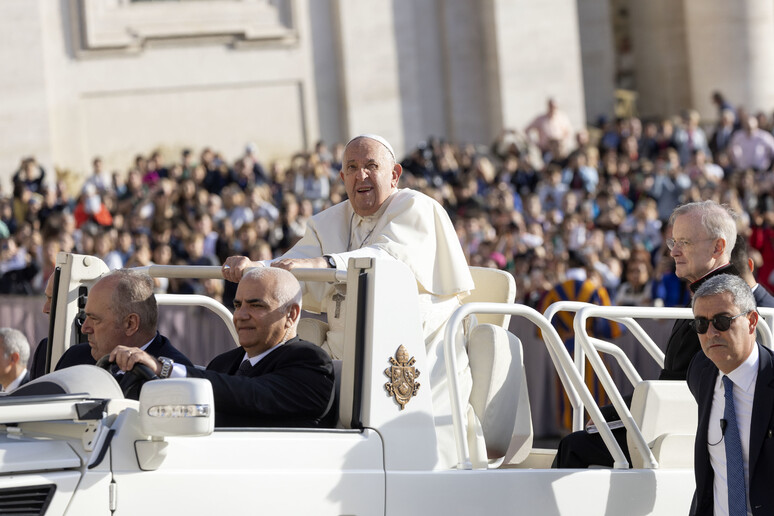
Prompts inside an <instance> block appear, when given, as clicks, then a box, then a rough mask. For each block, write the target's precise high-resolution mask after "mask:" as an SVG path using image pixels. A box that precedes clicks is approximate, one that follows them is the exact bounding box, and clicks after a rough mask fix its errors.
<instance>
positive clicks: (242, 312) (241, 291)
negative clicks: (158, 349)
mask: <svg viewBox="0 0 774 516" xmlns="http://www.w3.org/2000/svg"><path fill="white" fill-rule="evenodd" d="M300 315H301V286H300V285H299V283H298V281H297V280H296V278H295V276H293V274H291V273H290V272H288V271H286V270H283V269H278V268H274V267H266V268H260V269H252V270H250V271H248V272H246V273H245V274H244V275H243V276H242V279H241V280H240V281H239V285H238V287H237V292H236V297H235V299H234V326H235V327H236V330H237V333H238V334H239V346H240V347H238V348H235V349H232V350H230V351H227V352H225V353H222V354H220V355H218V356H217V357H215V359H213V361H212V362H210V364H209V365H208V366H207V369H206V370H204V371H202V370H201V369H197V368H195V367H191V366H188V367H183V366H181V365H180V364H174V366H173V367H172V368H171V369H168V368H166V367H165V364H164V363H163V362H162V361H160V360H158V359H156V358H155V357H153V356H152V355H151V354H149V353H146V352H142V351H140V352H137V351H135V350H133V349H132V348H128V347H124V346H119V347H117V348H116V349H115V350H113V351H112V352H111V354H110V357H111V359H112V360H115V361H116V363H117V364H118V365H119V367H121V368H122V369H124V370H130V369H131V368H132V367H134V365H135V364H137V363H142V364H145V365H146V366H148V367H150V368H151V369H152V370H153V371H154V372H155V373H156V374H157V375H158V376H159V377H161V378H167V377H172V378H176V377H195V378H206V379H207V380H209V381H210V383H211V384H212V390H213V393H214V395H215V425H216V426H219V427H245V426H251V427H267V426H272V427H320V426H333V423H334V421H333V420H332V418H333V416H334V415H335V410H333V387H334V382H333V364H332V362H331V359H330V357H328V355H327V354H326V353H325V351H323V350H322V349H321V348H320V347H318V346H315V345H314V344H312V343H310V342H306V341H304V340H301V339H300V338H298V336H297V335H296V329H297V327H298V320H299V317H300Z"/></svg>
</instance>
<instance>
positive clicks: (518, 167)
mask: <svg viewBox="0 0 774 516" xmlns="http://www.w3.org/2000/svg"><path fill="white" fill-rule="evenodd" d="M713 100H714V101H715V104H716V105H717V108H718V112H717V118H716V120H708V121H705V120H701V119H700V118H699V116H698V114H697V113H696V112H695V111H690V110H687V111H685V112H684V113H681V114H679V115H676V116H671V117H665V118H663V119H660V120H640V119H638V118H636V117H625V118H619V119H610V120H606V119H600V120H598V121H597V122H596V123H595V124H594V125H593V126H590V127H588V128H584V129H581V130H577V129H574V128H573V127H571V125H570V123H569V121H568V120H567V117H566V116H565V115H564V114H563V113H562V111H561V109H560V106H557V105H556V103H555V102H554V101H553V100H551V99H549V100H548V103H547V104H548V105H547V107H546V110H545V113H544V114H542V115H541V116H539V117H537V118H536V119H535V120H534V121H533V122H532V123H531V124H529V126H528V127H526V128H523V129H519V130H505V131H503V132H502V133H501V134H500V135H499V137H498V138H497V139H496V141H494V142H492V143H491V145H488V146H482V145H473V144H465V143H460V142H451V141H443V140H439V139H435V138H429V139H428V140H427V141H423V142H419V143H418V144H417V145H416V147H415V148H414V149H413V151H412V152H411V153H410V154H409V155H408V156H405V157H404V158H403V160H402V165H403V169H404V172H403V175H402V177H401V187H404V188H413V189H417V190H420V191H422V192H424V193H426V194H427V195H429V196H431V197H433V198H435V199H436V200H437V201H438V202H439V203H441V204H442V205H443V206H444V207H445V208H446V209H447V210H448V213H449V215H450V216H451V219H452V221H453V223H454V225H455V227H456V229H457V233H458V235H459V238H460V242H461V243H462V246H463V249H464V251H465V254H466V256H467V258H468V260H469V263H470V265H477V266H484V267H496V268H499V269H503V270H507V271H509V272H511V273H512V274H513V275H514V277H515V279H516V283H517V302H521V303H525V304H528V305H531V306H535V307H537V306H539V305H540V301H541V299H542V298H543V297H544V296H545V294H546V292H548V291H549V290H550V289H551V288H552V286H554V285H556V284H558V283H561V282H562V281H565V280H567V279H579V280H585V279H590V280H592V281H595V282H596V283H597V284H598V285H600V286H603V287H605V289H606V290H607V292H608V293H609V297H610V298H611V300H612V302H613V303H614V304H619V305H649V304H655V305H659V306H662V305H663V306H676V305H677V306H681V305H684V304H685V302H686V301H687V299H688V297H687V294H686V286H685V285H684V284H682V283H681V282H680V280H678V279H677V277H676V276H675V275H674V270H673V269H674V263H673V261H672V260H671V259H670V258H669V252H668V250H667V248H666V244H665V240H666V238H668V237H669V235H668V234H667V231H668V227H667V220H668V217H669V215H670V213H671V212H672V210H673V209H674V208H675V206H677V205H678V204H681V203H685V202H691V201H697V200H706V199H713V200H715V201H717V202H720V203H724V204H727V205H728V206H730V207H731V208H732V209H734V210H735V211H736V212H737V213H738V214H739V221H738V222H739V228H740V234H743V235H745V237H746V238H747V239H748V243H749V248H750V255H751V257H752V258H753V260H754V261H755V263H756V275H757V278H758V281H759V283H761V284H762V285H764V286H765V287H766V288H767V289H768V290H770V291H772V290H774V274H772V273H773V272H774V194H773V189H772V185H773V184H774V174H772V160H773V159H774V136H772V127H773V126H774V117H772V116H769V115H768V114H766V113H747V112H746V111H745V110H744V109H743V108H738V107H734V106H733V105H732V104H731V103H729V102H728V101H727V100H726V99H724V98H723V96H722V95H721V94H720V93H716V94H715V95H714V96H713ZM342 151H343V144H342V143H335V144H332V145H330V146H329V145H327V144H326V143H325V142H318V143H317V144H316V145H315V147H314V149H313V150H311V151H303V152H299V153H297V154H296V155H295V156H293V157H292V158H291V159H290V160H287V161H286V162H280V161H277V162H271V163H266V162H264V161H263V160H262V159H261V155H260V152H259V149H258V148H257V147H256V145H254V144H248V145H246V147H245V150H244V153H243V154H242V155H241V156H238V157H237V158H236V159H233V160H228V159H226V157H224V156H222V155H221V154H220V153H219V152H218V151H217V150H216V149H211V148H205V149H200V150H192V149H185V150H183V151H182V153H180V154H179V155H165V154H164V153H162V152H161V151H152V152H150V153H149V154H147V155H146V154H142V155H137V156H136V158H135V159H134V162H133V163H131V164H130V166H128V167H127V169H126V170H112V171H110V170H105V169H104V167H103V163H102V160H101V159H100V158H99V157H95V158H94V160H93V168H92V170H91V171H84V172H83V175H82V176H80V177H81V179H80V180H75V179H74V178H73V175H72V174H64V173H56V172H51V171H48V170H44V168H43V167H41V166H40V164H38V163H37V162H36V160H35V158H33V157H28V158H24V159H23V160H22V161H21V164H20V166H19V169H18V171H16V173H15V175H14V176H13V191H11V192H8V191H6V192H2V194H1V197H0V293H4V294H40V293H42V292H43V288H44V286H45V283H46V280H47V278H48V276H49V275H50V274H52V272H53V270H54V267H55V259H56V255H57V253H58V252H59V251H72V252H77V253H80V254H88V255H95V256H98V257H100V258H102V259H103V260H104V261H105V262H106V263H107V265H108V266H109V267H110V268H111V269H116V268H121V267H132V266H140V265H148V264H151V263H157V264H194V265H219V264H220V263H221V262H222V261H223V260H225V258H226V257H227V256H230V255H234V254H241V255H246V256H249V257H250V258H251V259H253V260H259V259H270V258H272V257H274V256H278V255H280V254H282V253H283V252H284V251H285V250H286V249H288V248H289V247H291V246H292V245H293V244H294V243H295V242H296V241H297V240H298V239H299V238H300V237H301V235H303V233H304V231H305V228H306V222H307V220H308V219H309V217H311V216H312V215H314V214H315V213H317V212H319V211H320V210H323V209H325V208H327V207H328V206H331V205H333V204H336V203H338V202H341V201H342V200H344V199H345V198H346V193H345V191H344V188H343V184H342V182H341V181H340V179H339V178H338V174H339V168H340V162H341V156H342ZM84 177H85V180H84V179H83V178H84ZM233 288H234V286H233V285H230V284H228V283H225V284H224V282H223V281H217V280H206V281H191V280H159V282H158V283H157V291H158V292H170V293H201V294H206V295H209V296H212V297H214V298H216V299H219V300H221V301H223V302H225V303H226V304H227V306H228V305H229V304H230V303H229V301H230V297H231V296H233Z"/></svg>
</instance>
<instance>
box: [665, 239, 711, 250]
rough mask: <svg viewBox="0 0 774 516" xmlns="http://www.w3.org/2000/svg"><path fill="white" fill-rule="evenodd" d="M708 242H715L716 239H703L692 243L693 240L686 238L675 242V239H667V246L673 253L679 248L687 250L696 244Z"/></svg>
mask: <svg viewBox="0 0 774 516" xmlns="http://www.w3.org/2000/svg"><path fill="white" fill-rule="evenodd" d="M707 240H715V239H714V238H702V239H701V240H696V241H692V240H686V239H684V238H681V239H680V240H675V239H674V238H667V240H666V245H667V247H668V248H669V250H670V251H671V250H672V249H674V248H675V247H678V248H680V249H685V248H686V247H690V246H692V245H693V244H695V243H696V242H706V241H707Z"/></svg>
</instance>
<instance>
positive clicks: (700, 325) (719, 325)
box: [693, 312, 750, 335]
mask: <svg viewBox="0 0 774 516" xmlns="http://www.w3.org/2000/svg"><path fill="white" fill-rule="evenodd" d="M749 313H750V312H744V313H741V314H738V315H735V316H733V317H731V316H728V315H716V316H715V317H713V318H712V319H707V318H706V317H697V318H695V319H694V320H693V328H694V329H695V330H696V333H698V334H699V335H704V334H705V333H707V330H709V323H712V326H714V327H715V329H716V330H718V331H728V329H729V328H730V327H731V323H732V322H734V319H736V318H737V317H742V316H743V315H747V314H749Z"/></svg>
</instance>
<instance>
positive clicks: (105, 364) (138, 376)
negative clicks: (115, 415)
mask: <svg viewBox="0 0 774 516" xmlns="http://www.w3.org/2000/svg"><path fill="white" fill-rule="evenodd" d="M113 365H115V361H111V360H110V355H105V356H104V357H102V358H100V359H99V360H97V363H96V366H97V367H100V368H102V369H104V370H106V371H107V372H109V373H111V374H112V373H113V372H112V371H111V368H112V366H113ZM114 376H116V375H114ZM158 379H159V377H158V376H157V375H156V373H154V372H153V370H152V369H151V368H150V367H148V366H146V365H145V364H141V363H136V364H134V367H132V369H130V370H129V371H126V373H124V374H122V375H117V377H116V380H118V385H119V386H120V387H121V391H122V392H123V393H124V397H125V398H129V399H133V400H139V399H140V390H141V389H142V386H143V384H144V383H145V382H147V381H149V380H158Z"/></svg>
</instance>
